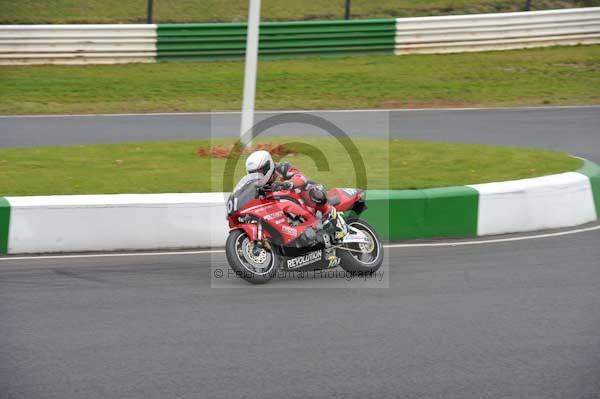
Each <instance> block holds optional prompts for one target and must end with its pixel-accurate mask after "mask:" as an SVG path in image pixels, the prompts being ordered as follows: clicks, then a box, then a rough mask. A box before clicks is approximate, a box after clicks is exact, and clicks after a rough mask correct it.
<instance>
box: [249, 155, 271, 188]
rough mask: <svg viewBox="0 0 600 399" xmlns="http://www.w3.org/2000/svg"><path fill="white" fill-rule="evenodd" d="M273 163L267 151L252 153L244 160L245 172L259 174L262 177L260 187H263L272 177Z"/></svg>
mask: <svg viewBox="0 0 600 399" xmlns="http://www.w3.org/2000/svg"><path fill="white" fill-rule="evenodd" d="M274 170H275V162H273V158H272V157H271V154H269V152H268V151H254V152H253V153H252V154H250V155H249V156H248V159H246V172H248V173H260V174H262V175H263V176H264V177H263V178H262V179H261V180H260V182H259V184H260V185H265V184H267V182H268V181H269V179H270V178H271V176H272V175H273V171H274Z"/></svg>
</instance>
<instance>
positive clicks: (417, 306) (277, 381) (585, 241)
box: [0, 108, 600, 399]
mask: <svg viewBox="0 0 600 399" xmlns="http://www.w3.org/2000/svg"><path fill="white" fill-rule="evenodd" d="M599 110H600V109H598V108H573V109H548V110H498V111H490V110H483V111H419V112H415V113H410V112H408V113H402V112H395V113H393V114H392V117H391V119H390V123H391V127H392V129H391V130H392V131H395V132H396V133H394V137H410V138H416V137H418V138H427V139H443V140H455V141H465V142H489V143H502V144H513V145H531V146H539V147H546V148H557V149H562V150H565V151H569V152H572V153H575V154H577V155H581V156H584V157H587V158H589V159H592V160H595V161H597V162H600V132H599V126H600V123H599V122H600V117H599V116H598V114H599V112H598V111H599ZM335 115H336V116H335V117H336V118H340V119H343V118H345V117H346V116H348V115H349V116H348V117H349V118H354V120H355V125H354V127H355V129H356V130H357V131H358V130H362V131H364V129H363V127H365V126H367V125H368V123H370V122H372V121H374V122H376V123H375V124H374V127H373V131H374V133H373V134H374V135H379V134H384V133H385V131H386V130H387V127H386V126H385V122H382V124H379V125H378V123H379V122H378V121H377V120H369V118H377V114H376V113H374V114H373V115H372V116H367V115H371V113H360V114H351V113H350V114H348V113H336V114H335ZM420 116H422V120H421V121H420V120H419V118H420ZM509 116H510V118H509ZM191 117H192V118H200V119H201V117H200V116H191ZM227 117H231V118H233V116H230V115H225V116H223V118H227ZM80 118H81V119H80ZM83 118H91V119H87V120H88V121H91V122H89V125H88V127H89V129H88V128H86V123H87V122H86V123H84V122H82V121H84V119H83ZM102 118H106V119H102ZM119 118H125V119H123V120H121V119H119ZM128 118H141V119H140V120H146V118H150V119H151V120H153V121H154V122H156V121H161V120H162V118H166V119H167V120H168V119H169V118H185V117H183V116H178V117H172V116H164V117H158V116H145V117H139V116H131V117H77V118H76V119H77V122H73V123H72V124H71V125H69V123H71V122H70V121H71V119H69V118H48V119H47V120H45V119H41V118H0V119H1V120H0V145H2V146H14V145H40V144H47V143H50V142H52V143H56V144H59V143H63V144H64V143H74V142H111V141H116V140H117V139H118V140H121V141H122V140H124V139H127V140H129V139H131V140H134V139H139V138H140V137H137V138H136V137H135V134H141V133H139V132H143V129H148V130H146V131H149V130H150V127H151V125H153V123H150V122H148V123H147V124H146V125H144V124H141V125H140V130H139V131H138V133H136V131H134V130H131V129H125V128H123V129H125V130H127V131H128V132H129V133H128V134H131V136H127V135H121V136H119V135H117V136H116V137H108V136H106V137H102V136H101V135H100V136H97V135H96V133H94V132H97V131H99V129H100V128H99V127H93V126H92V125H94V123H99V124H100V125H102V124H104V123H111V124H112V123H113V121H116V122H115V123H117V122H118V121H121V122H122V123H123V125H127V124H128V123H130V122H129V119H128ZM153 118H155V119H153ZM384 119H385V118H384ZM17 120H18V121H20V122H18V121H17ZM50 120H52V121H55V122H50ZM349 121H350V120H349V119H347V121H346V122H345V123H348V124H350V125H353V124H354V123H352V122H349ZM359 121H362V122H359ZM379 121H380V120H379ZM212 122H213V125H215V121H214V120H213V121H212ZM234 122H235V121H234ZM234 122H231V126H232V129H233V127H234V125H235V123H234ZM53 123H57V124H59V123H62V124H65V125H63V126H62V128H61V129H57V130H53V129H54V127H53ZM140 123H141V122H140ZM160 123H162V122H156V123H154V125H156V126H160ZM165 123H167V122H165ZM227 123H229V122H226V121H223V122H222V126H223V129H225V126H226V124H227ZM359 123H362V124H363V126H362V127H361V126H360V125H359ZM36 124H38V126H39V127H38V128H36V127H35V126H36ZM44 124H45V125H46V134H45V135H43V134H42V127H43V126H44ZM168 124H169V125H170V126H171V128H170V129H169V130H168V131H169V132H170V133H172V134H173V138H181V137H184V136H185V131H184V128H185V127H180V125H179V120H177V121H176V122H173V121H172V120H171V121H170V122H169V123H168ZM175 124H176V125H175ZM10 126H21V127H22V130H21V133H18V132H17V131H15V130H14V129H15V128H14V127H13V128H11V127H10ZM69 126H71V130H69V129H67V127H69ZM115 126H119V125H118V123H117V125H115ZM143 126H146V127H145V128H143ZM461 126H462V128H461ZM163 128H164V125H163ZM11 129H12V130H11ZM36 129H38V130H36ZM178 129H181V130H178ZM289 129H290V130H291V129H292V127H290V128H289ZM84 130H85V133H82V132H83V131H84ZM100 130H101V129H100ZM125 130H124V131H125ZM223 131H224V130H223ZM35 132H37V133H35ZM113 132H117V133H118V131H117V130H113ZM378 132H379V133H378ZM411 132H412V133H411ZM88 133H89V135H88ZM281 133H282V134H287V133H289V131H287V130H284V131H283V132H281ZM35 134H38V135H40V136H39V139H40V140H39V141H35V140H34V137H35ZM115 134H116V133H115ZM155 134H156V135H155V136H153V138H159V137H160V138H163V137H162V136H158V133H155ZM149 138H150V137H149ZM11 140H12V141H11ZM77 140H79V141H77ZM84 140H89V141H84ZM585 227H589V228H590V229H588V230H587V231H582V232H579V233H574V234H569V235H562V236H554V237H545V238H535V239H528V240H519V241H510V242H496V243H483V244H473V245H461V246H440V247H413V248H388V249H386V251H387V254H388V257H387V259H388V260H389V270H386V272H387V273H388V274H387V277H388V278H389V287H388V288H372V289H366V288H363V289H361V288H348V287H347V286H345V283H344V281H339V282H337V284H338V285H339V288H333V289H331V288H321V287H322V286H323V285H324V284H326V283H328V279H325V278H323V279H319V278H316V279H312V280H305V281H299V282H298V283H297V284H296V286H301V287H303V288H289V287H287V286H286V283H287V281H278V280H276V281H274V282H272V284H270V285H268V286H264V287H254V286H249V285H247V284H245V283H244V282H243V281H241V280H235V279H232V280H231V282H230V284H231V285H232V286H233V287H232V288H211V274H213V271H211V266H212V267H213V268H214V267H215V265H217V266H220V265H223V266H224V255H223V254H222V253H220V252H217V253H211V254H163V255H150V256H142V255H133V256H115V257H94V258H50V259H28V258H26V259H18V258H15V259H10V258H6V259H0V398H2V399H4V398H82V397H85V398H107V397H108V398H121V397H127V398H179V397H181V398H184V397H185V398H225V397H257V398H321V397H327V398H330V397H344V398H390V397H401V398H460V399H463V398H499V397H506V398H544V399H547V398H590V399H591V398H598V397H600V378H598V376H599V375H600V228H598V227H600V226H599V225H598V224H596V225H591V226H585ZM212 281H213V282H214V281H215V280H214V279H213V280H212ZM303 285H304V286H303ZM284 287H285V288H284Z"/></svg>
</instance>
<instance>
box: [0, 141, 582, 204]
mask: <svg viewBox="0 0 600 399" xmlns="http://www.w3.org/2000/svg"><path fill="white" fill-rule="evenodd" d="M260 141H264V140H259V142H260ZM270 141H271V142H273V143H286V142H287V143H290V142H298V141H299V142H302V143H305V144H308V145H311V146H313V147H314V148H318V149H320V151H322V153H324V154H326V157H327V161H328V162H329V171H323V170H321V171H319V170H318V168H317V166H316V165H315V162H314V161H313V160H312V158H311V157H310V155H311V153H310V152H308V153H305V152H304V151H299V154H298V155H295V156H288V157H287V158H286V159H287V160H289V161H290V162H291V163H292V164H294V165H297V166H298V167H300V168H301V170H303V171H304V173H306V174H307V175H308V176H309V177H312V178H313V179H315V180H318V181H321V182H323V183H324V184H326V185H327V186H329V187H333V186H338V187H353V186H356V181H355V179H354V169H353V164H352V160H351V159H350V157H349V156H348V154H347V153H346V151H344V150H343V148H342V146H341V144H340V143H338V142H336V141H335V139H333V138H325V139H324V138H320V139H319V138H302V139H289V138H288V139H285V138H279V139H271V140H270ZM224 143H228V142H227V141H223V140H219V141H216V142H214V143H213V144H220V145H222V144H224ZM354 143H356V145H357V146H358V148H359V149H360V156H361V157H362V159H364V161H365V164H366V167H367V178H368V180H367V181H368V185H367V187H368V188H371V189H375V188H394V189H406V188H427V187H442V186H450V185H463V184H469V183H484V182H492V181H504V180H511V179H520V178H527V177H534V176H540V175H546V174H553V173H560V172H565V171H570V170H576V169H577V168H579V167H580V166H581V165H582V162H581V161H580V160H578V159H574V158H571V157H569V156H568V155H567V154H564V153H558V152H552V151H544V150H538V149H522V148H512V147H492V146H482V145H467V144H449V143H435V142H425V141H404V140H393V141H385V140H374V139H358V140H354ZM209 145H210V143H209V141H164V142H146V143H130V144H108V145H79V146H63V147H42V148H28V149H22V148H14V149H0V187H1V189H0V196H8V195H55V194H94V193H106V194H110V193H164V192H207V191H223V190H224V189H225V190H227V189H228V187H223V176H224V167H225V160H223V159H211V158H202V157H199V156H198V155H196V150H197V148H199V147H207V146H209ZM298 148H299V147H298ZM355 159H356V157H355ZM242 168H243V159H242V161H240V162H239V165H238V168H237V170H236V172H235V177H239V176H241V174H242V173H243V170H242ZM229 176H231V174H229Z"/></svg>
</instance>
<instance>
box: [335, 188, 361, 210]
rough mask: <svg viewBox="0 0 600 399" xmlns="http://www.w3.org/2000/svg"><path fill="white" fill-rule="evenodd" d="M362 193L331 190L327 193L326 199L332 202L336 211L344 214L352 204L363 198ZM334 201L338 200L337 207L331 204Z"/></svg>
mask: <svg viewBox="0 0 600 399" xmlns="http://www.w3.org/2000/svg"><path fill="white" fill-rule="evenodd" d="M364 193H365V192H364V191H362V190H354V189H352V190H349V189H342V188H333V189H331V190H329V191H328V192H327V198H328V199H329V201H330V202H332V205H333V206H334V207H335V209H336V210H337V211H339V212H344V211H347V210H350V209H352V207H353V206H354V204H355V203H356V202H357V201H359V200H360V199H361V198H362V197H363V195H364ZM335 199H337V200H339V203H338V204H337V205H334V204H333V202H335Z"/></svg>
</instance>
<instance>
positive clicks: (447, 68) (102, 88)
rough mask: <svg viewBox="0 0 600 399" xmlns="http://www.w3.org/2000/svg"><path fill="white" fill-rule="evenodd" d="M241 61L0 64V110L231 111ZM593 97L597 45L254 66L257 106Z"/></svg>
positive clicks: (599, 64)
mask: <svg viewBox="0 0 600 399" xmlns="http://www.w3.org/2000/svg"><path fill="white" fill-rule="evenodd" d="M243 69H244V67H243V62H238V61H235V62H234V61H228V62H198V63H195V62H188V63H185V62H181V63H175V62H173V63H170V62H169V63H158V64H137V65H133V64H130V65H96V66H29V67H12V66H11V67H0V114H37V113H110V112H151V111H210V110H239V109H240V107H241V93H242V80H243V79H242V78H243ZM596 103H600V46H599V45H595V46H576V47H554V48H546V49H531V50H519V51H505V52H484V53H470V54H451V55H411V56H404V57H397V56H370V57H350V58H342V59H319V58H304V59H297V60H278V61H277V60H269V61H263V62H261V63H260V65H259V77H258V86H257V108H258V109H326V108H338V109H340V108H396V107H428V106H438V107H439V106H516V105H543V104H554V105H556V104H596Z"/></svg>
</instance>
